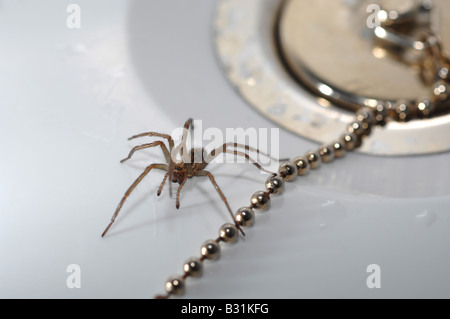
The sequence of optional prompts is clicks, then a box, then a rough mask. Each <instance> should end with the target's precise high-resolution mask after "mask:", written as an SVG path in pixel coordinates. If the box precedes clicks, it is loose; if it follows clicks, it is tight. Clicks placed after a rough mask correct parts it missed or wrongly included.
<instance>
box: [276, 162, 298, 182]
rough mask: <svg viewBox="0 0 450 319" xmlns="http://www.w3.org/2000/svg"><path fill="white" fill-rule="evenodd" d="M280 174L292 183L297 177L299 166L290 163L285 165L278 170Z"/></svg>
mask: <svg viewBox="0 0 450 319" xmlns="http://www.w3.org/2000/svg"><path fill="white" fill-rule="evenodd" d="M278 173H279V174H280V176H281V177H282V178H283V179H284V180H285V181H292V180H294V179H295V178H296V177H297V174H298V170H297V166H295V164H293V163H290V162H286V163H283V164H281V166H280V168H279V169H278Z"/></svg>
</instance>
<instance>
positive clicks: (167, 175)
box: [156, 172, 169, 196]
mask: <svg viewBox="0 0 450 319" xmlns="http://www.w3.org/2000/svg"><path fill="white" fill-rule="evenodd" d="M167 177H169V173H168V172H167V173H166V175H164V178H163V180H162V183H161V185H159V189H158V192H157V193H156V195H158V196H159V195H161V192H162V189H163V187H164V184H165V183H166V180H167Z"/></svg>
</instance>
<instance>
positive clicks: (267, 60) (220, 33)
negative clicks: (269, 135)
mask: <svg viewBox="0 0 450 319" xmlns="http://www.w3.org/2000/svg"><path fill="white" fill-rule="evenodd" d="M354 2H355V1H336V0H318V1H306V0H305V1H304V0H290V1H283V0H246V1H241V0H221V1H219V2H218V6H217V10H216V16H215V20H214V31H215V32H214V42H215V46H216V52H217V56H218V58H219V60H220V62H221V64H222V67H223V70H224V72H225V74H226V76H227V77H228V79H229V80H230V82H231V83H232V84H233V86H234V87H235V88H236V89H237V91H238V92H239V94H240V95H241V96H242V97H243V98H244V99H245V100H246V101H247V102H248V103H249V104H250V105H252V106H253V107H255V108H256V109H257V110H258V111H259V112H261V113H262V114H263V115H265V116H266V117H268V118H269V119H271V120H272V121H274V122H276V123H277V124H278V125H280V126H281V127H284V128H286V129H288V130H290V131H292V132H294V133H296V134H299V135H300V136H303V137H306V138H309V139H311V140H314V141H316V142H318V143H327V142H330V141H331V140H333V139H336V138H337V137H339V136H340V135H341V133H342V132H343V131H344V129H345V127H346V125H347V124H348V123H349V122H350V121H351V120H352V119H353V114H354V113H353V112H352V111H348V110H346V109H344V108H342V107H338V106H336V105H335V104H333V102H330V100H327V99H324V98H322V97H320V96H318V95H316V94H313V93H311V91H310V89H307V88H305V87H304V86H302V85H299V83H298V81H297V80H295V79H294V78H293V77H292V76H291V73H290V72H292V70H291V71H287V69H286V66H285V65H284V63H283V61H282V59H281V57H280V53H279V50H278V47H277V34H278V33H279V34H280V39H279V40H280V42H284V45H285V48H284V50H283V51H284V54H285V55H286V51H289V52H290V54H291V58H292V61H291V64H293V65H297V67H305V66H307V68H306V69H308V70H310V73H311V74H314V76H315V77H316V78H319V79H320V78H323V79H322V80H323V81H324V82H325V83H328V84H329V85H326V86H324V87H322V89H323V90H330V89H331V90H333V89H336V90H342V92H343V93H345V94H349V95H352V96H355V97H363V98H367V97H368V98H381V99H386V100H390V99H397V98H399V97H402V98H409V97H413V98H417V97H420V96H421V95H423V94H424V93H425V92H426V90H425V88H424V87H423V86H422V84H421V83H420V81H419V80H418V77H417V75H415V74H414V72H413V71H411V70H410V69H409V68H408V67H405V66H403V65H402V64H401V63H398V62H394V61H390V60H389V59H380V57H377V56H376V54H375V55H374V52H373V50H372V49H371V47H370V43H369V42H370V41H368V40H367V39H365V38H364V36H365V33H364V31H362V30H363V29H364V28H362V27H361V21H356V19H354V18H353V19H351V18H350V17H351V14H352V13H351V12H353V14H355V6H354V5H351V3H354ZM349 3H350V4H349ZM288 6H292V7H291V8H290V9H289V8H288ZM285 10H286V11H285ZM352 10H353V11H352ZM327 15H328V16H327ZM367 15H368V13H366V15H365V16H364V14H362V15H359V16H360V17H361V19H363V20H362V21H364V19H367ZM279 17H281V20H279ZM279 21H280V23H279ZM358 26H359V27H358ZM447 30H450V28H448V29H446V30H443V31H442V33H441V35H442V37H443V38H444V39H446V40H449V39H450V35H448V34H447V33H448V31H447ZM352 31H353V32H352ZM283 38H284V39H285V40H284V41H283V40H282V39H283ZM296 39H301V40H296ZM444 46H445V47H449V46H448V45H447V42H444ZM294 71H295V69H294ZM333 86H334V87H333ZM417 95H419V96H417ZM425 95H427V94H425ZM449 133H450V115H444V116H439V117H436V118H432V119H427V120H414V121H411V122H408V123H394V122H390V123H389V124H388V125H387V126H386V127H384V128H382V129H377V130H375V131H374V132H373V133H372V135H371V136H370V137H369V138H367V139H366V140H365V142H364V144H363V147H362V148H361V149H360V151H361V152H364V153H370V154H378V155H411V154H427V153H435V152H443V151H448V150H450V140H449V139H447V138H445V137H446V136H448V134H449Z"/></svg>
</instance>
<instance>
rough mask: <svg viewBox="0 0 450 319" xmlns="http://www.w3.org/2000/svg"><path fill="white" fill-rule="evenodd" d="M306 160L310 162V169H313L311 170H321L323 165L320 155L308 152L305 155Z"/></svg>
mask: <svg viewBox="0 0 450 319" xmlns="http://www.w3.org/2000/svg"><path fill="white" fill-rule="evenodd" d="M305 158H306V160H307V161H308V163H309V167H311V169H317V168H319V167H320V164H321V163H322V160H321V158H320V155H319V153H317V152H316V151H309V152H307V153H306V154H305Z"/></svg>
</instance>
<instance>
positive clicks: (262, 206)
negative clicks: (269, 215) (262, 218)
mask: <svg viewBox="0 0 450 319" xmlns="http://www.w3.org/2000/svg"><path fill="white" fill-rule="evenodd" d="M250 202H251V204H252V208H256V209H258V210H266V209H268V208H269V206H270V195H269V193H268V192H262V191H260V192H256V193H255V194H253V196H252V198H251V200H250Z"/></svg>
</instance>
